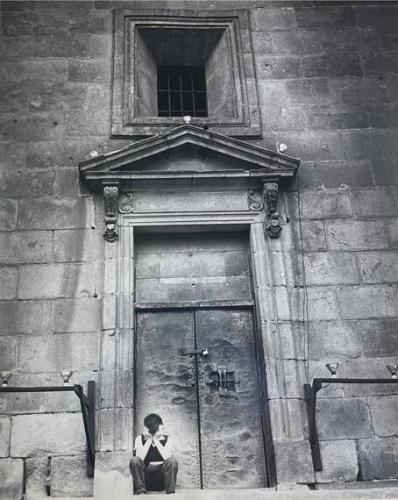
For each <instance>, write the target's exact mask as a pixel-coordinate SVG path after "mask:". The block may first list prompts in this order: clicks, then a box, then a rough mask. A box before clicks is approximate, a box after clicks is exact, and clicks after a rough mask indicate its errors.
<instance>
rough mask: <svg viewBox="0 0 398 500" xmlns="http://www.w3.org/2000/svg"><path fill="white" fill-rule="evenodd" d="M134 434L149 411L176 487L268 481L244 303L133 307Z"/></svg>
mask: <svg viewBox="0 0 398 500" xmlns="http://www.w3.org/2000/svg"><path fill="white" fill-rule="evenodd" d="M136 327H137V330H136V378H135V380H136V388H135V390H136V393H135V404H136V406H135V408H136V418H135V421H136V433H139V432H142V429H143V420H144V417H145V415H147V414H149V413H158V414H159V415H161V417H162V418H163V422H164V427H165V429H164V432H165V433H167V434H169V435H170V436H171V438H172V440H173V442H174V444H175V451H176V457H177V459H178V462H179V473H178V485H179V486H180V487H183V488H199V487H202V488H231V487H232V488H234V487H235V488H258V487H264V486H266V484H267V478H266V468H265V459H264V440H263V432H262V422H261V408H260V401H261V397H260V391H261V387H260V384H259V380H258V376H257V365H256V349H255V338H254V332H253V313H252V308H251V307H244V306H235V307H224V308H223V307H206V308H200V307H198V308H181V309H179V308H175V309H156V310H155V309H153V310H149V309H146V310H145V309H142V310H137V311H136Z"/></svg>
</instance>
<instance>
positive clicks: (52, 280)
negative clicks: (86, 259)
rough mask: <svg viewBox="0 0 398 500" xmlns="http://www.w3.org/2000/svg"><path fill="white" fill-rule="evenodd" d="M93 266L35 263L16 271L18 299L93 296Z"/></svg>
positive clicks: (94, 285)
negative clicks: (17, 272) (17, 275)
mask: <svg viewBox="0 0 398 500" xmlns="http://www.w3.org/2000/svg"><path fill="white" fill-rule="evenodd" d="M96 280H97V270H96V266H95V265H94V264H50V265H43V264H39V265H38V264H35V265H29V266H21V267H20V268H19V284H18V298H19V299H42V298H63V297H90V296H91V297H92V296H95V295H96V293H97V292H96V290H97V284H96Z"/></svg>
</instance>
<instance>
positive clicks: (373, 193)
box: [352, 186, 398, 217]
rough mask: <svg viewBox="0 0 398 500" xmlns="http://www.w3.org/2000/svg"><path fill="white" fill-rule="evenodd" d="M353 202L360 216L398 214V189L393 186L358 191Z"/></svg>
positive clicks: (354, 194) (389, 215)
mask: <svg viewBox="0 0 398 500" xmlns="http://www.w3.org/2000/svg"><path fill="white" fill-rule="evenodd" d="M352 203H353V207H354V210H355V213H356V215H357V216H358V217H384V216H386V217H391V216H394V215H395V216H397V215H398V189H397V188H394V187H392V186H391V187H390V188H373V189H363V190H360V191H356V192H355V193H353V198H352Z"/></svg>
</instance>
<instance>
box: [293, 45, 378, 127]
mask: <svg viewBox="0 0 398 500" xmlns="http://www.w3.org/2000/svg"><path fill="white" fill-rule="evenodd" d="M302 67H303V76H305V77H307V78H314V77H325V76H345V75H352V76H360V75H362V66H361V59H360V56H359V54H356V53H353V52H351V51H350V52H346V53H345V54H344V57H341V53H340V54H336V53H333V52H329V53H326V54H314V55H307V56H304V57H303V58H302ZM352 119H354V120H358V116H357V117H355V116H352ZM364 119H365V122H363V120H364ZM360 120H361V122H360V123H361V125H362V127H364V125H363V123H368V117H367V116H366V115H365V113H364V114H363V116H362V117H360ZM327 121H328V120H327V119H326V120H325V125H326V126H324V127H322V126H321V127H319V125H318V126H317V125H316V123H315V124H313V122H312V121H310V123H311V126H312V127H313V128H350V127H341V126H338V125H339V124H338V123H336V122H335V126H334V127H333V126H332V127H328V126H327ZM321 123H322V114H321V116H320V117H319V121H318V124H321ZM357 123H358V121H357ZM362 127H358V128H362Z"/></svg>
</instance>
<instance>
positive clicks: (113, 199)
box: [104, 185, 119, 242]
mask: <svg viewBox="0 0 398 500" xmlns="http://www.w3.org/2000/svg"><path fill="white" fill-rule="evenodd" d="M118 196H119V186H118V185H111V186H106V185H105V186H104V202H105V216H104V222H105V233H104V238H105V239H106V241H109V242H113V241H116V240H117V239H118V234H117V232H116V214H117V200H118Z"/></svg>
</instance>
